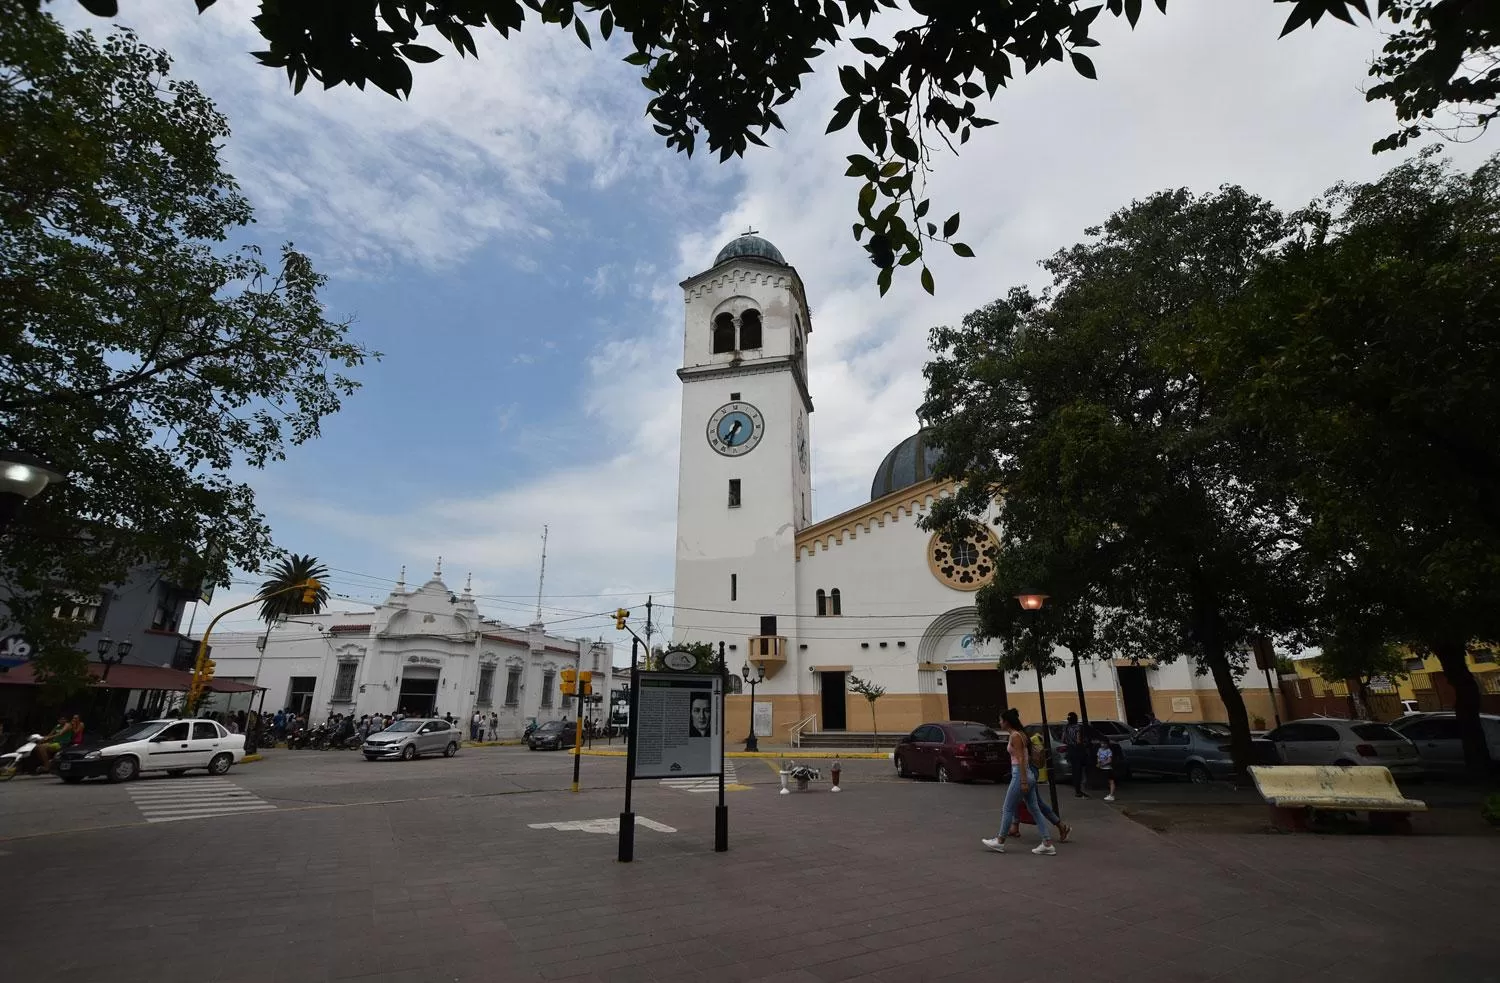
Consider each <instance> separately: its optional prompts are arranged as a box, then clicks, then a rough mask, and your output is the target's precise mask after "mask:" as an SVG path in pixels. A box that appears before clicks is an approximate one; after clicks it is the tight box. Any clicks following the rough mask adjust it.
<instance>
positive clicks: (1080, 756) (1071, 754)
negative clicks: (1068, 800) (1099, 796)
mask: <svg viewBox="0 0 1500 983" xmlns="http://www.w3.org/2000/svg"><path fill="white" fill-rule="evenodd" d="M1062 739H1063V746H1064V747H1066V748H1067V749H1068V770H1069V771H1071V772H1072V773H1073V795H1074V796H1076V797H1077V798H1080V799H1085V798H1088V793H1087V792H1085V791H1084V790H1083V787H1084V784H1085V782H1086V779H1087V777H1088V768H1089V765H1091V764H1092V763H1093V761H1092V758H1093V755H1092V753H1091V752H1092V750H1093V748H1092V747H1091V745H1092V744H1093V742H1092V741H1091V740H1089V734H1088V728H1087V727H1085V726H1084V725H1083V724H1080V723H1079V722H1078V714H1076V713H1069V714H1068V722H1067V723H1066V724H1064V725H1063V731H1062Z"/></svg>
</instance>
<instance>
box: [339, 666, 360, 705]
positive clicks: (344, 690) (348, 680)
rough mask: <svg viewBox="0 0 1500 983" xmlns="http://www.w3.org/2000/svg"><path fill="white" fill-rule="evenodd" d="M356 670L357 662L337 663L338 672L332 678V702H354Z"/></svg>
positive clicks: (357, 669) (357, 667) (357, 670)
mask: <svg viewBox="0 0 1500 983" xmlns="http://www.w3.org/2000/svg"><path fill="white" fill-rule="evenodd" d="M358 672H359V663H358V662H340V663H339V674H338V675H337V676H336V677H334V680H333V702H335V703H353V702H354V677H355V675H356V674H358Z"/></svg>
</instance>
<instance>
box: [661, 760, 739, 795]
mask: <svg viewBox="0 0 1500 983" xmlns="http://www.w3.org/2000/svg"><path fill="white" fill-rule="evenodd" d="M739 780H740V776H739V774H738V773H737V772H736V771H735V770H734V762H733V761H726V762H724V784H725V785H738V784H739ZM661 783H662V784H663V785H665V786H666V787H667V788H675V789H676V790H677V791H679V792H717V791H718V790H719V780H718V779H717V778H663V779H662V780H661Z"/></svg>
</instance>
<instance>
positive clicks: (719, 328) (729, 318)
mask: <svg viewBox="0 0 1500 983" xmlns="http://www.w3.org/2000/svg"><path fill="white" fill-rule="evenodd" d="M757 347H758V346H757ZM732 351H734V315H733V314H730V313H729V312H728V311H725V312H724V313H723V314H720V315H719V316H718V317H716V318H714V354H715V355H718V354H721V353H723V352H732Z"/></svg>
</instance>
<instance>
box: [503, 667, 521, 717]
mask: <svg viewBox="0 0 1500 983" xmlns="http://www.w3.org/2000/svg"><path fill="white" fill-rule="evenodd" d="M520 702H521V670H520V669H519V668H518V667H516V666H511V667H510V668H509V669H507V670H505V705H506V706H508V707H513V706H515V705H517V704H518V703H520Z"/></svg>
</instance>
